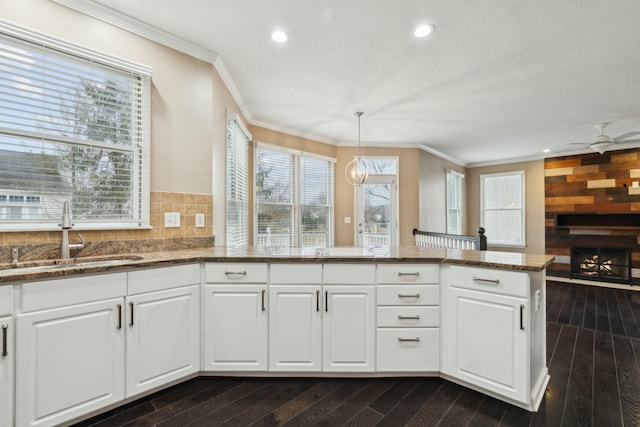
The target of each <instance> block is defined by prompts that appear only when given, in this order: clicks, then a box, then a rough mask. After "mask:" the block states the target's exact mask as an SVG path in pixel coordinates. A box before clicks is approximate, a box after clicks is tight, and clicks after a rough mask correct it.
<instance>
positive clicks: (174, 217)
mask: <svg viewBox="0 0 640 427" xmlns="http://www.w3.org/2000/svg"><path fill="white" fill-rule="evenodd" d="M164 226H165V227H167V228H175V227H180V212H165V213H164Z"/></svg>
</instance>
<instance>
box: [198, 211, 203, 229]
mask: <svg viewBox="0 0 640 427" xmlns="http://www.w3.org/2000/svg"><path fill="white" fill-rule="evenodd" d="M196 227H198V228H202V227H204V214H203V213H197V214H196Z"/></svg>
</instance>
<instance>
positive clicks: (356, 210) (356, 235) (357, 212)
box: [353, 156, 400, 246]
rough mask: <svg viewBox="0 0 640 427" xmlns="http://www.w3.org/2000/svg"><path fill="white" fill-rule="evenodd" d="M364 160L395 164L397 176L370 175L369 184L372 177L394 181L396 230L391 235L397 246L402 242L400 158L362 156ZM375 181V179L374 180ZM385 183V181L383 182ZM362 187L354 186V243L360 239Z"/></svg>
mask: <svg viewBox="0 0 640 427" xmlns="http://www.w3.org/2000/svg"><path fill="white" fill-rule="evenodd" d="M357 157H358V156H354V157H353V158H354V159H355V158H357ZM360 158H361V159H362V160H365V161H366V160H392V161H393V162H394V163H395V171H396V172H395V174H380V175H371V174H369V178H368V179H369V182H371V179H372V176H381V177H388V178H391V179H392V180H393V185H394V191H395V197H394V199H395V203H394V206H393V208H394V209H395V212H394V222H395V224H394V230H393V233H392V235H391V239H392V241H393V243H394V245H395V246H397V245H398V244H399V242H400V156H360ZM373 181H375V179H374V180H373ZM382 182H384V181H382ZM360 190H361V189H360V187H359V186H357V185H354V186H353V215H354V221H355V222H356V224H355V225H356V226H355V227H353V241H354V243H357V242H358V238H359V234H360V233H359V232H358V231H359V230H358V226H357V222H358V221H359V220H360V210H359V208H358V205H361V204H362V203H361V191H360Z"/></svg>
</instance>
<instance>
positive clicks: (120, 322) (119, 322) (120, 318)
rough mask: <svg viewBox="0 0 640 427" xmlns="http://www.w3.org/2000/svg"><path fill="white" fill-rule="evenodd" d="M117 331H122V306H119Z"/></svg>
mask: <svg viewBox="0 0 640 427" xmlns="http://www.w3.org/2000/svg"><path fill="white" fill-rule="evenodd" d="M117 329H122V304H118V327H117Z"/></svg>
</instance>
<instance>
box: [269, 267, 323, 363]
mask: <svg viewBox="0 0 640 427" xmlns="http://www.w3.org/2000/svg"><path fill="white" fill-rule="evenodd" d="M269 308H270V313H269V370H270V371H273V372H287V371H289V372H295V371H298V372H320V371H322V313H323V311H322V265H319V264H314V265H308V264H272V265H271V278H270V284H269Z"/></svg>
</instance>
